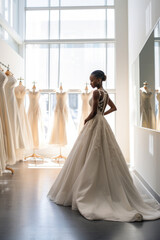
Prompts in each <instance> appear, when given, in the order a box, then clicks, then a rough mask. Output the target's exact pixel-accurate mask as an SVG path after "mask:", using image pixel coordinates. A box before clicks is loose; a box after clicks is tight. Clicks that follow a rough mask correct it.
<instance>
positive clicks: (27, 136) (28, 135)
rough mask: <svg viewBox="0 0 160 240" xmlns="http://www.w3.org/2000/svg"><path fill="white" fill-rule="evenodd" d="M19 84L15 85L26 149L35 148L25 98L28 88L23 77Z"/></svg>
mask: <svg viewBox="0 0 160 240" xmlns="http://www.w3.org/2000/svg"><path fill="white" fill-rule="evenodd" d="M19 80H20V81H19V85H18V86H17V87H15V95H16V99H17V104H18V109H19V115H20V120H21V126H22V131H23V137H24V143H25V149H31V148H33V139H32V132H31V128H30V124H29V121H28V116H27V114H26V111H25V106H24V100H25V95H26V88H25V87H24V86H23V84H22V80H23V79H22V78H20V79H19Z"/></svg>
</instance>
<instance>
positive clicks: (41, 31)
mask: <svg viewBox="0 0 160 240" xmlns="http://www.w3.org/2000/svg"><path fill="white" fill-rule="evenodd" d="M48 23H49V11H26V39H48Z"/></svg>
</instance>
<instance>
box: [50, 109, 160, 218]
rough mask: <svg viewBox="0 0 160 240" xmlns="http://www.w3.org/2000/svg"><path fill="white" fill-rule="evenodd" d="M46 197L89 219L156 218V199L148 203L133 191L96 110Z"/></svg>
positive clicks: (111, 137) (158, 213) (117, 150)
mask: <svg viewBox="0 0 160 240" xmlns="http://www.w3.org/2000/svg"><path fill="white" fill-rule="evenodd" d="M48 197H49V199H50V200H52V201H54V202H55V203H57V204H60V205H64V206H72V209H73V210H79V212H80V213H81V214H82V215H83V216H84V217H85V218H87V219H89V220H111V221H122V222H125V221H126V222H132V221H139V216H142V218H143V219H144V220H152V219H157V218H160V210H159V205H158V203H157V202H156V201H155V200H153V201H152V202H151V203H150V200H147V199H144V198H142V197H141V196H140V194H139V192H138V191H137V189H136V187H135V185H134V183H133V180H132V177H131V175H130V173H129V170H128V167H127V165H126V162H125V159H124V157H123V155H122V152H121V150H120V148H119V146H118V144H117V141H116V139H115V136H114V134H113V132H112V130H111V128H110V126H109V124H108V122H107V120H106V119H105V118H104V116H103V115H102V113H101V112H100V111H99V110H98V113H97V115H96V116H95V117H94V118H93V119H92V120H90V121H88V122H87V123H86V124H85V126H84V127H83V129H82V131H81V133H80V135H79V136H78V138H77V140H76V142H75V144H74V146H73V148H72V150H71V152H70V154H69V156H68V158H67V160H66V162H65V165H64V167H63V168H62V170H61V172H60V173H59V175H58V177H57V179H56V180H55V182H54V184H53V186H52V187H51V189H50V191H49V193H48ZM147 201H148V203H147ZM141 220H142V219H141Z"/></svg>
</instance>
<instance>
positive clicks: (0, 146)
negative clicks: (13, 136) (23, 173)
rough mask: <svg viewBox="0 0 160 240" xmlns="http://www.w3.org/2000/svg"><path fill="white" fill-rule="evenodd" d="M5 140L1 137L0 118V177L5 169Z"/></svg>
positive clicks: (0, 123)
mask: <svg viewBox="0 0 160 240" xmlns="http://www.w3.org/2000/svg"><path fill="white" fill-rule="evenodd" d="M6 160H7V158H6V152H5V138H4V135H3V129H2V122H1V118H0V175H1V173H2V172H3V171H4V170H5V167H6Z"/></svg>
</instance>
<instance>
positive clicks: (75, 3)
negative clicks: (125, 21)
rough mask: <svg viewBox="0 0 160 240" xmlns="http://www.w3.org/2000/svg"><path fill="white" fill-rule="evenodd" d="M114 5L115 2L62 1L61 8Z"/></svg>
mask: <svg viewBox="0 0 160 240" xmlns="http://www.w3.org/2000/svg"><path fill="white" fill-rule="evenodd" d="M51 2H52V1H51ZM113 4H114V0H61V6H104V5H113Z"/></svg>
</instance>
